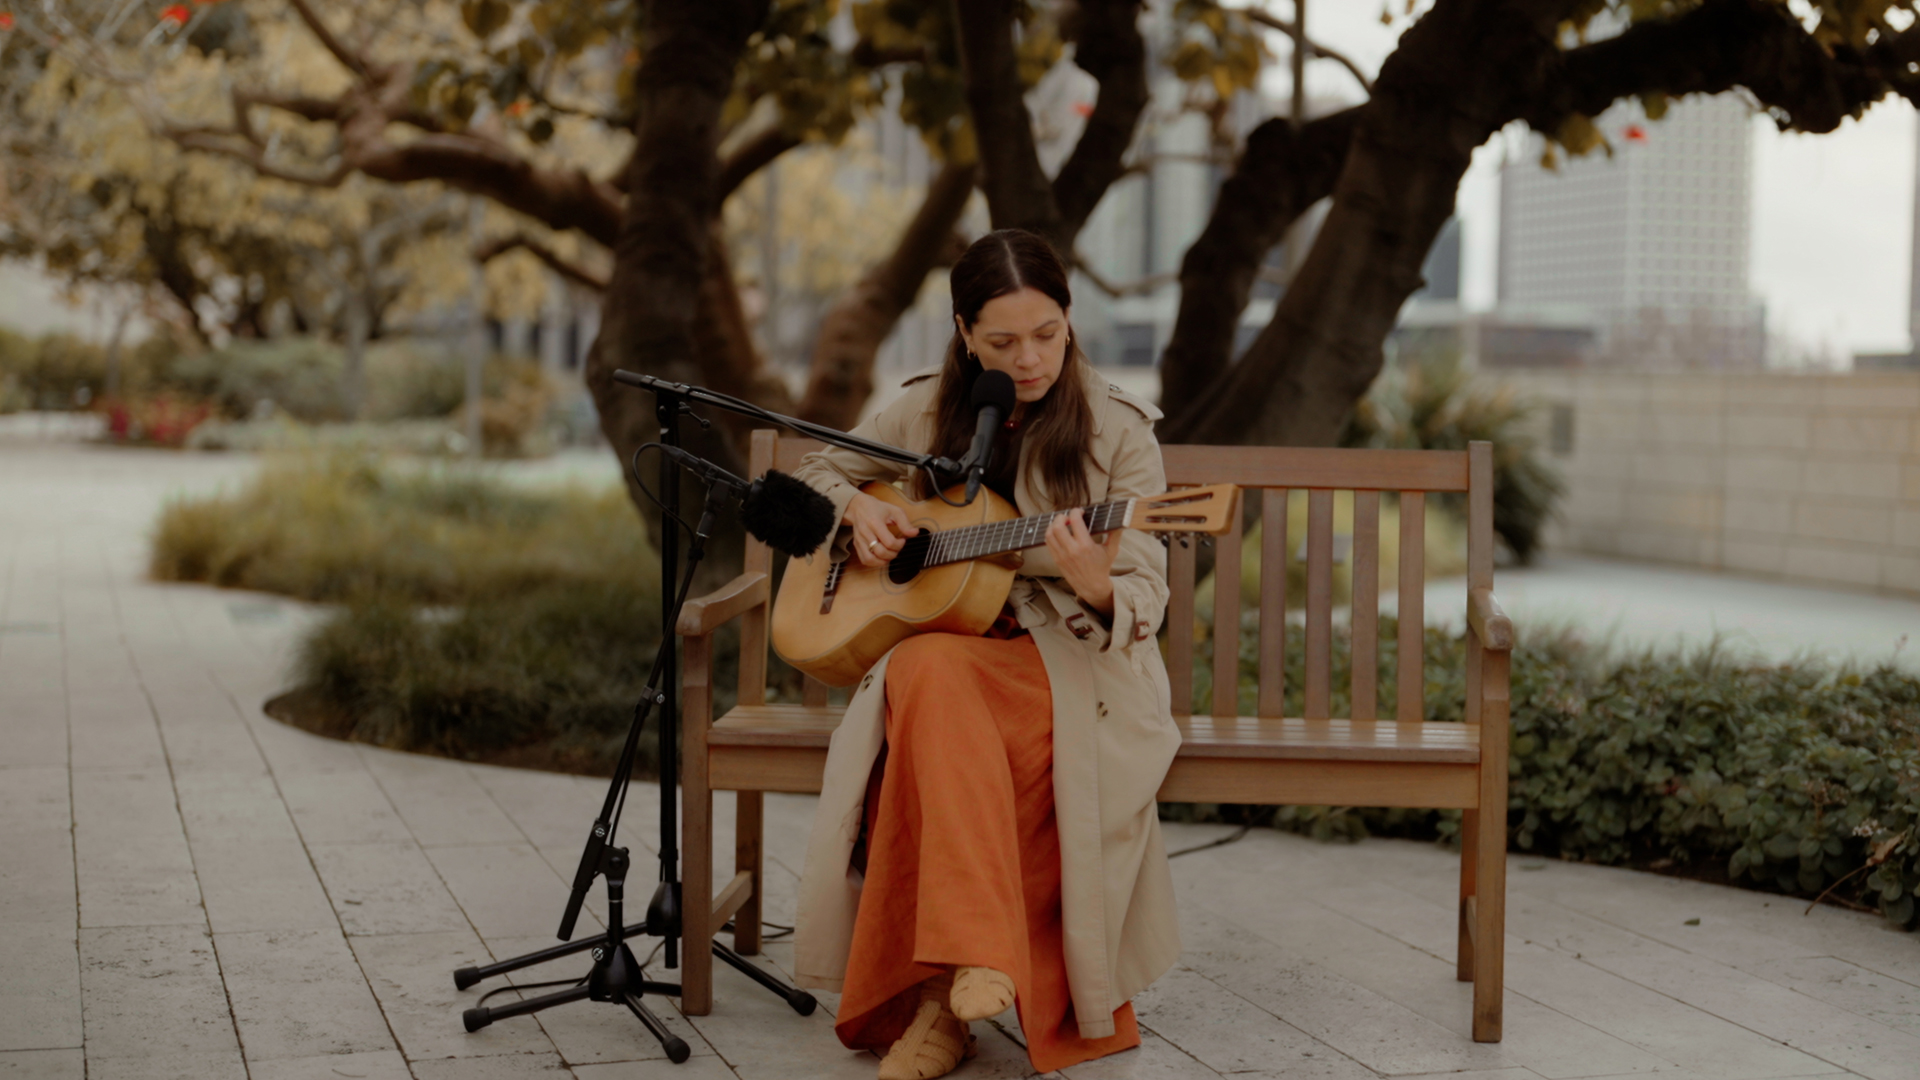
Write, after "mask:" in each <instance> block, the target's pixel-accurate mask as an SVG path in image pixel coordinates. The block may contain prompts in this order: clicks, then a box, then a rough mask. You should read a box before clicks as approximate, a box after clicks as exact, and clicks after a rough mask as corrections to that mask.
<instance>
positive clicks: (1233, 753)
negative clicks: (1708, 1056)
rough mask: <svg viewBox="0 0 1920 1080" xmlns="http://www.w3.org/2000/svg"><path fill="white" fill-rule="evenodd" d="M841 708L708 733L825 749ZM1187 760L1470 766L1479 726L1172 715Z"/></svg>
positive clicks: (756, 718)
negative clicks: (1450, 764) (1430, 763)
mask: <svg viewBox="0 0 1920 1080" xmlns="http://www.w3.org/2000/svg"><path fill="white" fill-rule="evenodd" d="M840 715H841V710H840V709H838V708H825V709H815V708H809V707H807V706H805V705H743V706H741V707H739V708H736V709H734V710H733V711H731V712H729V713H727V715H725V716H723V717H721V718H720V720H719V722H717V723H715V724H714V725H713V728H712V730H711V731H710V732H709V734H708V735H707V742H708V744H709V745H711V746H714V747H716V748H717V747H723V746H727V747H771V748H782V747H790V748H799V749H819V750H824V749H826V746H827V743H828V742H829V741H830V740H831V739H832V738H833V730H834V728H835V727H837V726H839V723H840ZM1174 722H1175V723H1177V724H1179V725H1180V734H1181V737H1182V742H1181V746H1180V756H1181V757H1183V758H1271V759H1280V760H1300V761H1407V762H1454V763H1461V764H1471V763H1473V762H1477V761H1479V760H1480V729H1479V728H1478V727H1474V726H1472V725H1468V724H1454V723H1431V722H1421V723H1414V724H1401V723H1395V722H1393V721H1390V720H1386V721H1374V720H1338V719H1336V720H1301V719H1297V718H1286V719H1278V718H1271V717H1255V716H1241V717H1216V716H1182V717H1175V718H1174Z"/></svg>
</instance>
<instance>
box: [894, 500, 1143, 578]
mask: <svg viewBox="0 0 1920 1080" xmlns="http://www.w3.org/2000/svg"><path fill="white" fill-rule="evenodd" d="M1130 502H1132V500H1131V499H1119V500H1115V501H1113V502H1105V503H1101V504H1099V505H1097V506H1089V507H1083V508H1081V509H1082V510H1083V511H1084V513H1085V516H1086V521H1087V531H1088V532H1110V531H1112V530H1113V529H1116V528H1119V527H1120V524H1121V523H1122V522H1123V521H1125V519H1126V508H1127V504H1128V503H1130ZM1071 512H1072V511H1071V510H1056V511H1054V512H1053V513H1050V514H1035V515H1033V516H1031V517H1022V518H1010V519H1008V520H1006V521H995V522H990V523H988V524H985V525H968V526H965V527H964V528H959V529H947V530H944V531H941V532H934V533H925V532H923V533H921V534H920V535H918V536H914V537H909V538H908V540H907V542H906V544H905V545H904V546H903V547H902V548H901V550H900V554H899V555H898V556H896V558H907V557H918V560H917V561H918V562H919V564H920V565H921V566H942V565H945V564H947V563H954V562H961V561H963V560H966V559H977V558H980V557H981V556H984V555H994V554H998V553H1000V552H1003V551H1016V550H1019V549H1021V548H1028V547H1035V546H1037V545H1039V544H1040V543H1042V542H1043V538H1044V537H1045V536H1046V533H1047V529H1049V528H1050V527H1052V525H1053V522H1054V521H1055V520H1056V519H1058V518H1059V517H1060V516H1061V515H1063V514H1067V513H1071Z"/></svg>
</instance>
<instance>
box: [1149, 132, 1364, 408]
mask: <svg viewBox="0 0 1920 1080" xmlns="http://www.w3.org/2000/svg"><path fill="white" fill-rule="evenodd" d="M1362 108H1365V106H1358V107H1355V108H1352V109H1347V110H1345V111H1344V112H1338V113H1334V114H1333V115H1331V116H1327V117H1324V118H1322V119H1319V120H1315V121H1313V122H1312V123H1310V124H1307V125H1306V126H1305V127H1303V128H1301V129H1300V130H1299V131H1298V132H1296V131H1295V130H1294V127H1293V125H1292V124H1291V123H1290V122H1289V121H1287V120H1285V119H1274V120H1268V121H1267V122H1266V123H1263V124H1261V125H1260V126H1259V127H1256V128H1254V129H1253V133H1252V134H1250V135H1248V136H1247V146H1246V149H1245V150H1244V151H1242V152H1241V154H1240V160H1239V161H1238V162H1237V163H1236V164H1235V166H1234V170H1233V174H1232V175H1231V176H1229V177H1227V180H1226V182H1225V183H1224V184H1222V185H1220V194H1219V195H1218V196H1216V197H1215V199H1214V203H1213V213H1212V215H1211V216H1210V217H1208V219H1207V226H1206V228H1205V230H1203V231H1202V232H1201V233H1200V237H1199V239H1197V240H1195V241H1194V242H1193V246H1192V247H1190V248H1188V249H1187V254H1186V256H1185V257H1184V258H1183V259H1181V261H1180V311H1179V314H1178V315H1177V316H1176V317H1175V319H1174V323H1173V335H1172V337H1171V339H1169V340H1168V342H1167V348H1166V351H1165V352H1164V353H1162V354H1161V360H1160V407H1161V409H1162V410H1164V411H1165V412H1166V413H1167V415H1169V416H1172V417H1175V418H1178V417H1180V416H1181V415H1182V414H1183V413H1185V412H1186V411H1187V410H1189V409H1191V408H1192V407H1193V405H1194V402H1196V401H1197V400H1198V399H1199V398H1200V397H1201V395H1203V394H1204V393H1205V392H1206V390H1207V389H1208V388H1209V387H1211V386H1212V385H1213V384H1214V383H1215V382H1217V381H1219V379H1220V378H1221V376H1222V375H1224V374H1225V372H1226V370H1227V365H1228V364H1229V363H1230V362H1231V361H1232V359H1233V346H1234V338H1235V335H1236V333H1237V331H1238V330H1239V327H1240V313H1241V312H1242V311H1245V310H1246V307H1247V300H1248V298H1249V297H1250V296H1252V294H1253V284H1254V281H1255V280H1257V278H1258V277H1259V273H1260V266H1261V263H1262V262H1263V261H1265V259H1266V257H1267V253H1268V252H1269V251H1271V250H1273V246H1274V245H1275V244H1277V243H1279V242H1280V239H1281V238H1282V237H1283V236H1285V235H1286V232H1287V228H1288V227H1289V226H1290V225H1292V224H1293V223H1294V222H1295V221H1296V220H1298V219H1299V217H1300V215H1301V214H1302V213H1304V212H1306V209H1307V208H1308V207H1310V206H1312V205H1313V204H1314V203H1316V202H1319V201H1320V200H1321V199H1323V198H1325V197H1327V195H1329V194H1331V193H1332V191H1333V184H1334V181H1335V180H1336V179H1337V178H1338V177H1339V175H1340V167H1341V165H1342V164H1343V163H1345V161H1346V159H1347V147H1348V146H1349V144H1351V143H1352V141H1353V130H1354V127H1355V124H1356V122H1357V119H1358V117H1359V114H1360V110H1361V109H1362ZM1163 437H1164V436H1163Z"/></svg>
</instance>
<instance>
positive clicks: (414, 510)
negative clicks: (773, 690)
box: [149, 454, 657, 605]
mask: <svg viewBox="0 0 1920 1080" xmlns="http://www.w3.org/2000/svg"><path fill="white" fill-rule="evenodd" d="M149 570H150V572H151V574H152V575H153V576H154V577H155V578H158V579H160V580H162V581H204V582H207V583H210V584H214V585H223V586H227V587H231V588H241V589H258V590H261V591H263V592H274V593H280V594H282V595H285V596H293V597H298V598H300V599H303V600H320V601H343V600H356V599H364V598H379V599H383V600H388V601H395V602H402V603H411V604H438V605H446V604H463V603H468V602H471V601H473V600H477V599H482V598H498V597H503V596H508V595H515V594H520V593H526V592H530V591H533V590H537V589H544V588H549V587H555V586H563V585H564V586H574V585H596V586H606V587H622V588H628V589H633V590H645V591H647V592H649V593H651V592H653V591H656V590H657V584H656V582H655V576H656V568H655V566H654V562H653V557H652V555H651V552H650V549H649V548H648V547H647V543H646V536H645V531H644V530H643V529H642V527H641V525H640V520H639V518H638V516H637V515H635V514H634V512H633V509H632V506H631V505H630V504H629V503H628V502H627V498H626V495H625V494H624V492H622V491H621V490H620V489H618V488H612V487H610V488H608V489H606V490H603V491H594V492H588V491H582V490H578V489H561V490H557V491H553V490H548V491H542V490H532V489H526V488H521V487H517V486H514V485H510V484H506V483H503V482H500V481H497V480H492V479H488V478H486V477H484V476H480V475H476V474H474V473H471V472H469V471H467V470H466V469H464V468H461V467H458V466H452V467H439V468H433V467H424V468H416V469H398V468H391V467H381V466H379V465H377V464H375V463H374V462H373V461H372V460H371V459H368V458H364V457H360V456H356V455H351V454H342V455H335V456H328V457H308V456H292V457H286V458H280V459H276V460H272V461H269V462H268V463H267V464H266V465H265V466H264V467H263V468H262V469H261V471H260V473H259V474H258V476H257V477H256V478H255V479H254V480H253V482H251V483H250V484H248V485H247V486H246V487H244V488H242V489H241V490H240V491H238V492H235V493H232V494H228V495H221V496H217V497H213V498H206V499H189V500H178V501H175V502H172V503H170V504H168V505H167V506H166V507H165V509H163V510H162V512H161V515H160V521H159V523H158V525H157V526H156V528H155V531H154V537H153V547H152V553H151V556H150V559H149Z"/></svg>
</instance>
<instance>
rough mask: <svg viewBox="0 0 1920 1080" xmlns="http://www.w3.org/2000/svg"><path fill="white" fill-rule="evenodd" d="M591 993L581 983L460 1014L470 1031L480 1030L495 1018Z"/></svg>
mask: <svg viewBox="0 0 1920 1080" xmlns="http://www.w3.org/2000/svg"><path fill="white" fill-rule="evenodd" d="M590 993H592V991H591V990H589V989H588V988H587V984H585V983H581V984H580V985H579V986H570V987H568V988H567V989H565V990H562V991H560V992H559V993H557V994H545V995H542V996H540V997H537V998H528V999H527V1000H525V1001H514V1002H509V1003H507V1004H505V1005H501V1006H499V1007H498V1008H491V1009H490V1008H488V1007H487V1006H485V1005H482V1006H480V1007H479V1008H475V1009H468V1010H467V1011H466V1012H464V1013H461V1014H460V1021H461V1023H464V1024H465V1025H466V1026H467V1030H468V1031H479V1030H480V1029H481V1028H483V1027H486V1026H487V1025H488V1024H491V1023H493V1022H494V1021H495V1020H505V1019H506V1018H508V1017H510V1016H525V1015H526V1014H528V1013H535V1012H539V1011H540V1010H541V1009H551V1008H553V1007H554V1006H555V1005H565V1004H566V1003H567V1002H569V1001H579V1000H580V999H581V998H584V997H586V996H587V995H588V994H590Z"/></svg>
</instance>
